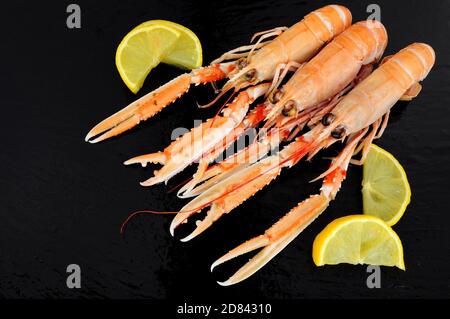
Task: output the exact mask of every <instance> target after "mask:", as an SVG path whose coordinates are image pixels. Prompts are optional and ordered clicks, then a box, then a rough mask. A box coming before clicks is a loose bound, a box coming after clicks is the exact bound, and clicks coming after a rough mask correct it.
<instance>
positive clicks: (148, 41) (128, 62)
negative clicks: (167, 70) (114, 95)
mask: <svg viewBox="0 0 450 319" xmlns="http://www.w3.org/2000/svg"><path fill="white" fill-rule="evenodd" d="M179 37H180V33H179V32H178V31H176V30H174V29H173V28H170V27H167V26H164V25H158V24H153V25H148V26H143V27H141V28H135V29H133V30H132V31H131V32H129V33H128V34H127V35H126V36H125V37H124V38H123V40H122V42H121V43H120V44H119V47H118V48H117V51H116V66H117V70H118V71H119V74H120V76H121V77H122V80H123V81H124V82H125V84H126V85H127V86H128V88H129V89H130V90H131V91H132V92H133V93H137V92H138V91H139V89H140V88H141V87H142V85H143V83H144V80H145V78H146V77H147V75H148V74H149V73H150V71H151V70H152V69H153V68H154V67H155V66H157V65H158V64H159V63H160V62H161V60H162V58H163V57H164V56H166V54H167V53H168V52H169V51H170V50H171V49H172V47H173V46H174V45H175V43H176V42H177V40H178V38H179Z"/></svg>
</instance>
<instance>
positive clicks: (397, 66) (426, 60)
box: [380, 43, 436, 90]
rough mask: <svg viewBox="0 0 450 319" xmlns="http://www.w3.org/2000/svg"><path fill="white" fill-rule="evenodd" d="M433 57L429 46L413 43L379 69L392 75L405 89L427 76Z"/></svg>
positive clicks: (432, 63)
mask: <svg viewBox="0 0 450 319" xmlns="http://www.w3.org/2000/svg"><path fill="white" fill-rule="evenodd" d="M435 59H436V56H435V53H434V50H433V48H432V47H431V46H429V45H428V44H425V43H413V44H410V45H408V46H407V47H406V48H404V49H402V50H400V51H399V52H398V53H397V54H395V55H394V56H393V57H391V58H390V59H389V60H388V61H387V62H386V63H384V64H383V65H382V66H381V67H380V69H382V70H384V71H385V72H387V73H389V74H391V75H393V76H394V77H395V78H396V79H397V82H398V83H399V84H400V85H401V87H402V88H404V89H405V90H407V89H408V88H410V87H411V85H413V84H414V83H416V82H419V81H422V80H423V79H424V78H426V77H427V75H428V73H429V72H430V70H431V68H432V67H433V65H434V62H435Z"/></svg>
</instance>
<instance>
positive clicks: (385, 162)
mask: <svg viewBox="0 0 450 319" xmlns="http://www.w3.org/2000/svg"><path fill="white" fill-rule="evenodd" d="M362 195H363V212H364V214H366V215H371V216H376V217H379V218H381V219H382V220H384V221H385V222H386V224H388V225H389V226H392V225H394V224H396V223H397V222H398V221H399V220H400V218H401V217H402V216H403V214H404V212H405V210H406V207H407V206H408V204H409V202H410V200H411V188H410V186H409V183H408V178H407V177H406V173H405V170H404V169H403V167H402V166H401V165H400V163H399V162H398V161H397V160H396V159H395V157H394V156H392V154H390V153H388V152H386V151H385V150H384V149H382V148H380V147H378V146H376V145H373V144H372V146H371V148H370V151H369V153H368V155H367V158H366V161H365V163H364V167H363V181H362Z"/></svg>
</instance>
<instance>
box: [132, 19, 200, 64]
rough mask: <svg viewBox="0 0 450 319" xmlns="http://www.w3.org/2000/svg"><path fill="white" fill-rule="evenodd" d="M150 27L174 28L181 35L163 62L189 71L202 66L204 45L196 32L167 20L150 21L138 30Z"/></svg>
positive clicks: (139, 26) (141, 25)
mask: <svg viewBox="0 0 450 319" xmlns="http://www.w3.org/2000/svg"><path fill="white" fill-rule="evenodd" d="M150 25H162V26H165V27H168V28H172V29H173V30H176V31H177V32H179V34H180V37H179V38H178V40H177V42H176V43H175V45H174V47H172V49H171V50H170V51H169V52H168V53H167V54H166V55H165V56H164V57H163V59H162V61H161V62H163V63H166V64H170V65H174V66H177V67H180V68H182V69H188V70H191V69H196V68H199V67H201V66H202V63H203V54H202V45H201V44H200V40H199V39H198V37H197V36H196V35H195V33H194V32H192V31H191V30H190V29H188V28H186V27H185V26H182V25H181V24H178V23H175V22H171V21H166V20H150V21H147V22H144V23H142V24H140V25H138V26H137V27H136V29H139V28H142V27H144V28H145V27H147V26H150Z"/></svg>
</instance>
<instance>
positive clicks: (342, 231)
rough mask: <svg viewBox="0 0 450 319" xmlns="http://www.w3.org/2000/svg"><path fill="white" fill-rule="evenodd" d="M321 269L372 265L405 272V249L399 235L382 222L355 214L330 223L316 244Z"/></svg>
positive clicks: (315, 253)
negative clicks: (341, 265) (345, 264)
mask: <svg viewBox="0 0 450 319" xmlns="http://www.w3.org/2000/svg"><path fill="white" fill-rule="evenodd" d="M313 260H314V263H315V264H316V265H317V266H322V265H336V264H340V263H348V264H354V265H356V264H368V265H379V266H396V267H398V268H400V269H403V270H405V263H404V261H403V246H402V242H401V241H400V238H399V237H398V235H397V234H396V233H395V232H394V231H393V230H392V228H390V227H389V226H388V225H386V223H384V222H383V221H382V220H381V219H379V218H377V217H373V216H368V215H351V216H346V217H342V218H338V219H336V220H334V221H333V222H331V223H330V224H328V225H327V226H326V227H325V228H324V229H323V230H322V231H321V232H320V233H319V234H318V235H317V237H316V239H315V240H314V244H313Z"/></svg>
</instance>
